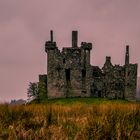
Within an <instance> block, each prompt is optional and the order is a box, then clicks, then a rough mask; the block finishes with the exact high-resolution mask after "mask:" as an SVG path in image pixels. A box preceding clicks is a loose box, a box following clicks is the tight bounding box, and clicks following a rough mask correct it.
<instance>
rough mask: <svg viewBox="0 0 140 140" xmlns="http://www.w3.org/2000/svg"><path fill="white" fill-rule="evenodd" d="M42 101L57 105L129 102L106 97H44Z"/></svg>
mask: <svg viewBox="0 0 140 140" xmlns="http://www.w3.org/2000/svg"><path fill="white" fill-rule="evenodd" d="M42 103H48V104H59V105H70V104H114V103H115V104H116V103H121V104H126V103H129V101H127V100H121V99H117V100H116V99H112V100H109V99H107V98H60V99H46V100H43V101H42Z"/></svg>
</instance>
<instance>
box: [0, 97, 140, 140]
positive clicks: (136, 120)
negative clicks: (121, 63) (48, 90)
mask: <svg viewBox="0 0 140 140" xmlns="http://www.w3.org/2000/svg"><path fill="white" fill-rule="evenodd" d="M0 139H9V140H27V139H28V140H33V139H35V140H60V139H61V140H73V139H74V140H92V139H94V140H112V139H114V140H120V139H121V140H123V139H124V140H126V139H140V105H139V104H135V103H130V102H127V101H121V100H118V101H115V100H110V101H108V100H106V99H90V98H87V99H82V98H81V99H58V100H50V101H48V103H41V104H30V105H18V106H10V105H8V104H3V105H0Z"/></svg>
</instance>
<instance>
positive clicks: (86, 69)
mask: <svg viewBox="0 0 140 140" xmlns="http://www.w3.org/2000/svg"><path fill="white" fill-rule="evenodd" d="M77 34H78V33H77V31H73V32H72V47H67V48H63V49H62V52H60V50H59V49H58V47H57V45H56V42H54V41H53V32H52V31H51V40H50V41H47V42H46V44H45V50H46V52H47V60H48V62H47V64H48V65H47V90H48V92H47V94H48V98H65V97H79V96H80V97H91V96H92V97H108V98H129V97H134V96H135V94H136V84H137V83H136V79H137V64H130V63H129V46H126V54H125V65H124V66H119V65H115V66H113V64H112V63H111V57H106V61H105V64H104V66H103V68H102V69H100V68H99V67H98V66H91V64H90V51H91V49H92V44H91V43H87V42H82V43H81V46H80V47H78V45H77V41H78V37H77Z"/></svg>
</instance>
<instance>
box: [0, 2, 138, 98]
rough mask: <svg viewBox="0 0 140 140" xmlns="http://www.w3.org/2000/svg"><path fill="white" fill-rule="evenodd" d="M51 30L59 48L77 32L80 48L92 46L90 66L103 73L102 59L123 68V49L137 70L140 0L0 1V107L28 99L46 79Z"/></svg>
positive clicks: (67, 43)
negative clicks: (127, 48)
mask: <svg viewBox="0 0 140 140" xmlns="http://www.w3.org/2000/svg"><path fill="white" fill-rule="evenodd" d="M50 29H53V30H54V37H55V41H56V42H57V44H58V47H59V48H62V47H67V46H68V47H69V46H71V31H72V30H78V31H79V43H78V44H79V46H80V43H81V41H87V42H92V43H93V50H92V52H91V63H92V64H93V65H99V66H100V67H102V66H103V64H104V62H105V56H111V57H112V63H113V64H121V65H123V64H124V53H125V46H126V45H127V44H129V45H130V59H131V60H130V61H131V62H132V63H138V64H140V0H0V101H8V100H11V99H19V98H23V99H26V98H27V96H26V95H27V88H28V84H29V82H36V81H38V74H43V73H46V71H47V70H46V53H45V52H44V44H45V41H46V40H49V31H50ZM138 73H139V75H140V69H139V70H138Z"/></svg>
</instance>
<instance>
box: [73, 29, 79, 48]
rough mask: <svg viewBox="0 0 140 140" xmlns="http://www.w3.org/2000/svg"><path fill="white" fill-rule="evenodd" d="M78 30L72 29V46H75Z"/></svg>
mask: <svg viewBox="0 0 140 140" xmlns="http://www.w3.org/2000/svg"><path fill="white" fill-rule="evenodd" d="M77 41H78V31H72V48H76V47H77Z"/></svg>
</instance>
